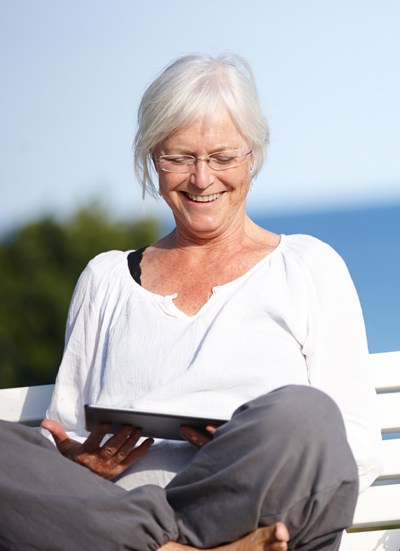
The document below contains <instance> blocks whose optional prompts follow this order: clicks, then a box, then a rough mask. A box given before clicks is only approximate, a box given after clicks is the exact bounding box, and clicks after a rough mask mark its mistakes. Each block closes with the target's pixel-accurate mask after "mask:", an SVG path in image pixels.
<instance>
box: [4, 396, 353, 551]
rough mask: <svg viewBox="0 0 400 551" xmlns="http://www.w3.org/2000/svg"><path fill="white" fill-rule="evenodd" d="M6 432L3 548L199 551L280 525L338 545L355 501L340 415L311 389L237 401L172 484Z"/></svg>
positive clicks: (300, 538) (315, 545) (295, 534)
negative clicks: (175, 544)
mask: <svg viewBox="0 0 400 551" xmlns="http://www.w3.org/2000/svg"><path fill="white" fill-rule="evenodd" d="M0 435H1V448H0V550H9V551H17V550H18V551H28V550H29V551H32V550H38V551H39V550H40V551H64V550H65V551H70V550H71V549H73V548H74V547H76V546H77V545H79V549H80V550H81V551H92V550H93V551H99V550H101V551H108V550H110V551H111V550H135V551H146V550H147V549H150V550H155V549H157V548H158V547H160V546H161V545H163V544H164V543H166V542H167V541H170V540H174V541H179V542H181V543H188V544H191V545H193V546H196V547H203V548H204V547H213V546H216V545H220V544H223V543H227V542H230V541H234V540H236V539H238V538H240V537H242V536H244V535H245V534H246V533H248V532H250V531H252V530H254V529H256V528H257V527H258V526H266V525H270V524H272V523H274V522H276V521H278V520H280V521H282V522H284V523H285V524H286V525H287V527H288V529H289V532H290V536H291V540H290V544H289V549H299V550H300V549H301V550H302V551H316V550H320V549H321V550H322V549H326V550H329V551H336V550H337V549H338V547H339V544H340V539H341V532H342V530H343V529H344V528H347V527H348V526H350V525H351V523H352V517H353V512H354V508H355V504H356V500H357V489H358V476H357V468H356V465H355V462H354V459H353V456H352V453H351V451H350V448H349V446H348V444H347V439H346V433H345V428H344V424H343V420H342V417H341V414H340V412H339V410H338V408H337V406H336V405H335V403H334V402H333V401H332V400H331V399H330V398H329V397H328V396H326V395H325V394H324V393H322V392H320V391H318V390H316V389H313V388H309V387H305V386H288V387H283V388H280V389H277V390H275V391H273V392H271V393H269V394H267V395H265V396H261V397H260V398H257V399H256V400H253V401H252V402H249V403H248V404H245V405H244V406H242V407H241V408H239V409H238V410H237V411H236V412H235V413H234V415H233V417H232V420H231V421H229V422H228V423H227V424H226V425H224V426H223V427H221V428H219V429H218V430H217V433H216V435H215V437H214V439H213V440H212V442H210V443H209V444H207V445H206V446H205V447H204V448H203V449H202V450H200V451H199V452H198V453H197V454H196V456H195V458H194V459H193V461H192V462H191V463H190V464H189V465H188V466H187V467H186V468H185V469H184V470H183V471H182V472H181V473H179V474H178V475H176V477H175V478H174V479H173V481H172V482H171V483H170V484H169V485H168V486H167V488H166V489H165V490H163V489H162V488H159V487H157V486H153V485H148V486H144V487H142V488H138V489H135V490H132V491H130V492H126V491H125V490H123V489H122V488H120V487H118V486H116V485H114V484H113V483H112V482H108V481H106V480H103V479H102V478H100V477H99V476H97V475H94V474H93V473H91V472H90V471H89V470H87V469H85V468H82V467H81V466H79V465H77V464H75V463H73V462H71V461H69V460H68V459H65V458H64V457H62V456H61V455H60V454H59V453H58V451H57V450H56V449H55V448H54V447H53V446H52V444H50V443H49V442H48V441H47V440H46V439H44V438H43V437H42V436H41V435H40V434H38V433H37V432H36V431H34V430H32V429H28V428H26V427H23V426H20V425H14V424H11V423H6V422H1V423H0Z"/></svg>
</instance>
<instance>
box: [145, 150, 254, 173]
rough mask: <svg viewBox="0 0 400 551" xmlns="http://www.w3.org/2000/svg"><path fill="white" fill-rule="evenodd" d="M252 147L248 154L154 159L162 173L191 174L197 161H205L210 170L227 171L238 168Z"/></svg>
mask: <svg viewBox="0 0 400 551" xmlns="http://www.w3.org/2000/svg"><path fill="white" fill-rule="evenodd" d="M253 148H254V146H253V147H252V148H251V150H250V151H249V152H248V153H241V152H240V150H239V149H230V150H227V151H218V153H212V154H211V155H208V157H198V158H196V157H194V156H193V155H161V156H160V157H159V158H158V159H154V162H155V163H157V164H158V165H159V166H160V168H161V170H163V171H164V172H191V171H192V170H193V168H194V167H195V165H196V163H198V162H199V161H205V162H206V163H207V164H208V166H209V167H210V168H211V169H212V170H228V169H229V168H235V167H236V166H239V165H240V163H241V162H242V161H243V160H244V158H245V157H247V156H248V155H250V153H252V152H253Z"/></svg>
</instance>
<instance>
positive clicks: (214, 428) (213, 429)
mask: <svg viewBox="0 0 400 551" xmlns="http://www.w3.org/2000/svg"><path fill="white" fill-rule="evenodd" d="M217 428H218V427H217V425H207V426H206V431H207V432H209V433H210V434H212V435H213V436H214V434H215V433H216V431H217Z"/></svg>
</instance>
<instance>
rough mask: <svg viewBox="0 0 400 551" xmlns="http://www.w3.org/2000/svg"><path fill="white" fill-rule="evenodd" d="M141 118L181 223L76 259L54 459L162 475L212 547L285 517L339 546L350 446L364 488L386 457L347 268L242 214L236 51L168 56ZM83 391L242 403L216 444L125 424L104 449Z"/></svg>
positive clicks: (252, 170)
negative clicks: (126, 247)
mask: <svg viewBox="0 0 400 551" xmlns="http://www.w3.org/2000/svg"><path fill="white" fill-rule="evenodd" d="M138 122H139V127H138V131H137V135H136V139H135V164H136V170H137V174H138V176H139V178H140V179H141V182H142V185H143V197H144V196H145V193H146V191H148V192H149V193H150V194H152V195H157V193H159V194H160V195H161V197H162V198H163V199H164V200H165V202H166V203H167V205H168V206H169V207H170V209H171V211H172V214H173V216H174V219H175V224H176V227H175V229H174V230H173V231H172V232H171V233H170V234H168V235H166V236H165V237H163V238H162V239H160V240H159V241H157V242H156V243H154V244H152V245H149V246H146V247H144V248H143V249H140V250H138V251H134V252H132V251H127V252H119V251H111V252H107V253H104V254H101V255H99V256H98V257H96V258H95V259H93V260H92V261H91V262H90V263H89V265H88V267H87V268H86V269H85V271H84V272H83V274H82V276H81V278H80V279H79V282H78V285H77V288H76V290H75V293H74V296H73V299H72V302H71V307H70V311H69V317H68V324H67V334H66V345H65V351H64V357H63V360H62V364H61V367H60V371H59V374H58V377H57V381H56V386H55V391H54V395H53V399H52V402H51V405H50V408H49V410H48V413H47V417H48V420H46V421H45V422H44V423H43V427H44V428H46V429H48V430H50V431H51V433H52V434H53V436H54V439H55V441H56V444H57V446H58V448H59V450H60V451H61V452H62V453H63V454H64V455H66V456H68V457H70V458H72V459H73V460H74V461H77V462H79V463H81V464H83V465H85V466H87V467H89V468H90V469H91V470H93V471H94V472H96V473H98V474H100V475H101V476H103V477H104V478H109V479H113V480H114V481H115V482H116V484H118V485H121V486H123V487H125V488H128V489H129V488H134V487H137V486H141V485H145V484H149V483H151V484H155V485H157V486H160V487H167V488H166V495H167V499H168V501H169V503H170V504H171V505H172V507H173V508H174V510H175V514H176V516H177V519H178V521H177V523H178V524H177V525H178V529H179V533H180V536H179V539H178V541H181V542H182V543H189V544H191V545H196V546H198V547H205V546H216V545H220V544H222V543H225V542H228V541H234V540H235V539H238V538H239V537H241V536H243V535H244V534H246V533H247V532H249V531H251V530H254V529H255V528H257V526H266V525H270V524H271V525H272V524H274V523H275V522H277V521H280V520H281V521H283V522H284V523H285V524H286V525H287V526H288V528H289V532H290V536H291V543H290V545H291V547H290V546H289V548H291V549H292V548H293V549H303V550H310V551H311V550H312V549H317V548H318V549H329V550H332V551H333V550H337V549H338V547H339V544H340V539H341V532H342V530H343V529H344V528H345V527H347V526H348V525H350V524H351V521H352V514H353V510H354V504H355V497H354V495H355V494H354V488H355V483H354V477H353V475H354V469H353V463H352V462H353V456H354V458H355V461H356V463H357V467H358V475H359V482H360V490H363V489H365V488H366V487H368V486H369V485H370V484H371V482H372V481H373V480H374V479H375V477H376V476H377V474H379V469H380V460H379V451H378V444H379V439H380V434H379V429H378V425H377V421H376V417H375V396H374V391H373V388H372V386H371V384H370V382H369V380H368V374H367V358H368V349H367V343H366V337H365V329H364V324H363V318H362V313H361V309H360V305H359V302H358V298H357V295H356V292H355V290H354V287H353V284H352V281H351V279H350V276H349V274H348V272H347V269H346V267H345V265H344V263H343V261H342V259H341V258H340V257H339V256H338V255H337V254H336V253H335V252H334V251H333V250H332V249H331V248H330V247H329V246H328V245H326V244H324V243H321V242H320V241H318V240H317V239H315V238H312V237H309V236H304V235H291V236H286V235H281V236H279V235H276V234H274V233H272V232H270V231H267V230H266V229H263V228H261V227H259V226H257V225H256V224H255V223H254V222H253V221H252V220H251V219H250V218H249V217H248V216H247V214H246V198H247V194H248V192H249V190H250V189H251V187H252V180H253V179H254V178H255V177H256V176H257V174H258V172H259V170H260V169H261V167H262V164H263V161H264V152H265V147H266V145H267V142H268V126H267V122H266V120H265V118H264V116H263V114H262V112H261V109H260V106H259V103H258V99H257V92H256V88H255V85H254V81H253V77H252V74H251V70H250V68H249V67H248V65H247V63H246V62H245V61H244V60H243V59H241V58H239V57H237V56H233V55H226V56H221V57H219V58H217V59H212V58H210V57H207V56H188V57H183V58H181V59H178V60H177V61H176V62H175V63H173V64H171V65H170V66H169V67H167V68H166V69H165V71H164V72H163V73H162V74H161V75H160V76H159V77H158V78H157V79H156V80H155V81H154V82H153V83H152V84H151V85H150V86H149V88H148V89H147V91H146V92H145V94H144V96H143V99H142V102H141V105H140V108H139V116H138ZM153 176H156V177H157V182H158V189H157V186H155V185H154V183H153ZM310 387H315V388H314V389H313V388H310ZM316 389H318V390H316ZM321 391H322V392H321ZM85 403H94V404H101V405H111V406H115V407H129V408H134V409H139V410H147V411H157V412H166V413H168V412H178V413H185V414H192V415H210V416H213V417H217V418H218V417H223V418H230V417H231V416H232V414H233V412H235V410H236V412H235V414H234V416H233V418H232V421H230V422H228V423H227V424H226V425H225V426H224V427H222V428H219V429H218V430H217V431H216V432H215V429H212V428H210V431H212V432H215V435H214V438H213V440H211V441H209V439H207V438H204V437H202V436H201V435H200V434H198V433H196V432H195V431H194V430H192V429H190V428H183V429H182V434H183V436H184V437H185V438H186V440H188V442H190V443H191V444H193V445H194V446H195V447H196V448H199V447H202V446H204V447H202V449H201V450H200V451H199V452H197V450H196V449H195V447H193V446H190V445H189V444H188V443H187V442H171V441H158V442H156V443H154V444H153V442H152V441H151V440H145V441H144V442H142V443H141V444H140V445H139V446H136V444H137V442H138V439H139V437H140V432H139V431H137V430H134V429H133V428H129V427H125V428H124V429H122V430H121V431H120V432H119V433H118V434H117V435H116V436H114V437H112V438H111V439H109V440H108V441H107V442H106V443H105V444H104V445H103V446H101V445H100V442H101V440H102V438H103V436H105V433H106V432H107V430H108V427H100V428H99V429H98V430H97V431H95V432H94V433H92V434H91V435H90V436H89V438H88V439H87V440H86V438H87V437H88V433H87V432H86V431H85V428H84V419H83V411H84V407H83V406H84V404H85ZM243 404H246V405H245V406H243ZM240 406H242V407H240ZM238 408H239V409H238ZM339 410H340V412H341V413H339ZM342 416H343V419H344V424H345V429H344V427H343V424H342ZM64 431H66V432H64ZM345 431H346V432H345ZM346 433H347V440H348V443H349V445H350V448H351V452H350V451H349V449H350V448H349V449H348V448H347V446H348V444H347V440H346V437H345V434H346ZM152 444H153V445H152ZM151 445H152V446H151ZM150 446H151V448H150ZM149 448H150V449H149ZM139 458H140V459H139ZM205 465H206V467H205ZM346 492H347V493H346ZM344 504H346V505H344ZM205 519H206V520H205ZM316 527H318V528H316ZM345 545H346V542H344V543H343V545H342V549H344V548H345Z"/></svg>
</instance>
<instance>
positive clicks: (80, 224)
mask: <svg viewBox="0 0 400 551" xmlns="http://www.w3.org/2000/svg"><path fill="white" fill-rule="evenodd" d="M399 29H400V2H398V0H383V1H381V0H379V1H378V0H376V1H373V0H335V1H333V0H327V1H324V2H321V1H320V0H280V1H279V2H277V1H272V0H247V2H242V1H238V0H220V1H218V0H213V1H211V0H204V1H203V2H199V3H194V2H184V1H183V0H170V1H168V2H165V1H161V0H153V1H152V2H144V1H134V0H114V1H111V0H108V1H105V0H58V1H54V0H34V1H33V0H0V75H1V77H0V110H1V118H0V120H1V124H0V147H1V150H0V151H1V152H0V161H1V162H0V185H1V196H0V386H19V385H25V384H40V383H47V382H52V381H53V380H54V376H55V373H56V371H57V368H58V363H59V361H60V358H61V354H62V347H63V331H64V325H65V319H66V315H67V308H68V302H69V300H70V297H71V293H72V291H73V287H74V284H75V282H76V278H77V277H78V276H79V273H80V272H81V270H82V269H83V268H84V266H85V264H86V263H87V261H88V260H89V259H90V258H91V257H92V256H93V255H94V254H97V253H98V252H101V251H103V250H107V249H111V248H121V249H124V248H125V249H128V248H135V247H137V246H140V245H144V244H147V243H148V242H150V241H152V240H154V239H155V238H157V236H159V235H160V234H161V233H162V232H164V231H167V230H168V228H170V227H171V226H172V220H171V218H170V216H169V213H168V212H167V210H166V208H165V207H164V206H163V204H162V203H161V202H160V203H157V202H156V201H155V200H152V199H150V198H147V199H146V211H145V214H143V211H142V205H141V195H140V190H139V188H138V185H137V183H136V182H135V179H134V175H133V169H132V152H131V144H132V139H133V136H134V132H135V125H136V120H135V118H136V109H137V107H138V103H139V101H140V97H141V95H142V93H143V91H144V89H145V88H146V86H147V85H148V84H149V83H150V81H151V80H152V79H153V78H154V77H155V76H156V75H157V74H158V73H159V72H160V71H161V70H162V69H163V68H164V67H165V65H166V64H167V63H169V62H170V61H171V60H173V59H175V58H176V57H178V56H180V55H183V54H187V53H193V52H197V53H208V54H211V55H218V54H219V53H222V52H226V51H228V52H234V53H239V54H240V55H242V56H244V57H245V58H246V59H247V60H248V61H249V62H250V64H251V66H252V68H253V71H254V75H255V79H256V82H257V86H258V89H259V94H260V101H261V104H262V107H263V109H264V111H265V114H266V116H267V118H268V120H269V123H270V129H271V144H270V147H269V150H268V159H267V164H266V167H265V168H264V170H263V171H262V173H261V174H260V175H259V177H258V179H257V180H256V181H255V183H254V190H253V191H252V192H251V193H250V194H249V200H248V213H249V215H250V216H251V217H252V218H253V219H254V220H255V221H256V222H258V223H260V224H261V225H263V226H264V227H266V228H268V229H270V230H272V231H275V232H278V233H286V234H288V233H310V234H312V235H314V236H316V237H319V238H320V239H322V240H324V241H326V242H328V243H329V244H331V245H332V246H333V247H334V248H335V249H336V250H337V251H338V252H339V253H340V254H341V255H342V256H343V257H344V259H345V261H346V263H347V265H348V267H349V269H350V272H351V275H352V277H353V279H354V282H355V284H356V287H357V289H358V292H359V295H360V300H361V304H362V307H363V311H364V315H365V320H366V328H367V335H368V339H369V346H370V351H371V352H381V351H382V352H383V351H390V350H399V349H400V290H399V288H400V285H399V279H400V277H399V276H400V245H399V242H400V159H399V157H400V130H399V129H400V106H399V101H400V100H399V98H400V32H399Z"/></svg>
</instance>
